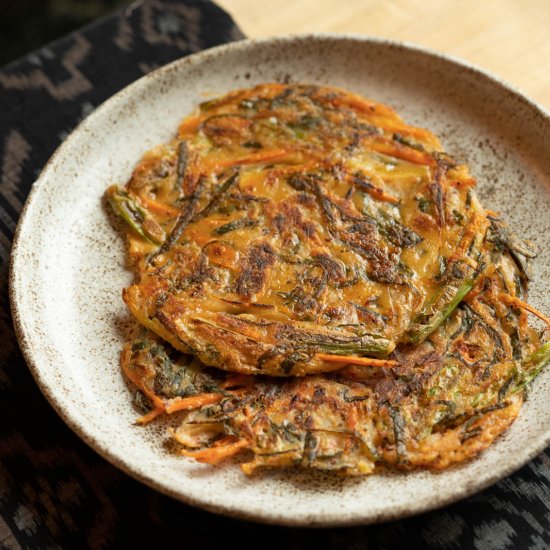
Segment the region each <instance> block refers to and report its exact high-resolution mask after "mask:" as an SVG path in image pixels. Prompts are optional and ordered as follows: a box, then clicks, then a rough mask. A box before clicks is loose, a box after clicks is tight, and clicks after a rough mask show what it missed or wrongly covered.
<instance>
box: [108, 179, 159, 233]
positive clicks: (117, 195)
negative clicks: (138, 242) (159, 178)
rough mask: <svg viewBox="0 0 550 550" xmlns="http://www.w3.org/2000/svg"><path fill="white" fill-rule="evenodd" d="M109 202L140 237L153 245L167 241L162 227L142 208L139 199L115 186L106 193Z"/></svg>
mask: <svg viewBox="0 0 550 550" xmlns="http://www.w3.org/2000/svg"><path fill="white" fill-rule="evenodd" d="M106 196H107V200H108V202H109V204H110V205H111V207H112V208H113V210H114V211H115V213H116V214H117V215H118V216H120V217H121V218H122V219H123V220H124V221H125V222H126V223H127V224H128V225H129V226H130V227H131V228H132V229H133V230H134V231H135V232H136V233H137V234H138V235H140V236H141V237H143V238H144V239H145V240H146V241H147V242H150V243H152V244H161V243H162V242H163V241H164V239H165V236H166V235H165V233H164V230H163V229H162V227H161V226H160V225H159V224H158V223H157V222H156V221H155V219H154V218H153V217H152V216H151V214H149V212H148V211H147V210H146V209H145V208H143V206H141V204H140V203H139V201H138V199H137V198H134V197H131V196H130V195H129V194H128V192H127V191H125V190H124V189H122V188H121V187H118V186H117V185H113V186H112V187H110V188H109V189H108V191H107V193H106Z"/></svg>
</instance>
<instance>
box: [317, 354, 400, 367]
mask: <svg viewBox="0 0 550 550" xmlns="http://www.w3.org/2000/svg"><path fill="white" fill-rule="evenodd" d="M317 357H318V358H319V359H321V361H327V362H329V363H345V364H346V365H364V366H367V367H395V366H397V361H392V360H390V359H373V358H372V357H357V356H356V355H332V354H329V353H318V354H317Z"/></svg>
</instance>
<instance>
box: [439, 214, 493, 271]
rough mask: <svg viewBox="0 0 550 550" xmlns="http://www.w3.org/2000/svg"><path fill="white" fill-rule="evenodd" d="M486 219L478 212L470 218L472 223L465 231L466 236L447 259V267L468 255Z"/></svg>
mask: <svg viewBox="0 0 550 550" xmlns="http://www.w3.org/2000/svg"><path fill="white" fill-rule="evenodd" d="M485 219H486V218H485V217H483V216H481V215H479V214H478V213H477V212H476V213H475V214H474V215H473V216H472V217H471V218H470V221H469V223H468V226H467V227H466V230H465V231H464V234H463V235H462V239H461V240H460V243H459V244H458V246H457V247H456V249H455V251H454V252H453V253H452V254H451V255H450V256H449V258H448V259H447V265H450V264H451V263H452V262H455V261H456V260H459V259H460V258H462V257H463V256H464V255H465V254H466V251H467V250H468V248H469V247H470V245H471V244H472V241H473V240H474V239H475V237H476V235H477V234H478V232H479V229H480V227H481V225H482V222H483V221H484V220H485Z"/></svg>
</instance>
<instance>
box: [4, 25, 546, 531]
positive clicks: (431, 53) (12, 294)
mask: <svg viewBox="0 0 550 550" xmlns="http://www.w3.org/2000/svg"><path fill="white" fill-rule="evenodd" d="M293 41H304V42H305V41H318V42H327V41H333V42H340V41H356V42H360V43H362V44H373V45H376V46H383V47H388V48H395V49H398V50H404V51H407V52H412V53H419V54H422V55H424V56H426V57H432V58H436V59H438V60H439V61H443V62H446V63H450V64H452V65H455V66H458V67H459V68H461V69H466V70H467V71H468V72H470V73H473V74H474V75H477V76H479V77H480V78H482V79H484V80H485V82H486V83H488V84H490V85H493V86H497V87H499V88H501V89H502V90H503V91H504V92H506V93H508V94H510V95H511V96H513V97H514V98H515V99H516V100H519V101H520V102H521V103H523V104H524V105H525V106H526V107H527V108H528V109H530V110H531V111H532V112H534V113H536V114H537V115H538V116H540V117H541V118H542V119H543V120H545V122H546V123H547V124H550V111H549V110H547V109H546V108H545V107H544V106H542V105H540V104H539V103H538V102H536V101H534V100H533V99H531V98H530V97H528V96H527V95H526V94H525V93H524V92H523V91H522V90H521V89H520V88H518V87H516V86H515V85H512V84H510V83H509V82H507V81H505V80H504V79H502V78H501V77H499V76H497V75H495V74H493V73H492V72H491V71H489V70H487V69H484V68H481V67H479V66H477V65H475V64H473V63H471V62H469V61H467V60H464V59H461V58H460V57H457V56H455V55H452V54H448V53H444V52H441V51H437V50H435V49H432V48H428V47H424V46H421V45H418V44H415V43H412V42H409V41H400V40H391V39H386V38H382V37H376V36H370V35H363V34H359V33H327V32H319V33H316V32H312V33H298V34H284V35H276V36H271V37H266V38H249V39H244V40H238V41H235V42H229V43H226V44H222V45H219V46H215V47H213V48H208V49H206V50H202V51H199V52H196V53H193V54H190V55H187V56H183V57H180V58H178V59H176V60H174V61H172V62H170V63H168V64H166V65H163V66H162V67H159V68H157V69H155V70H153V71H151V72H150V73H147V74H146V75H144V76H142V77H140V78H139V79H137V80H135V81H133V82H131V83H130V84H128V85H127V86H125V87H124V88H122V89H121V90H119V91H118V92H116V93H115V94H113V95H112V96H110V97H109V98H107V99H106V100H105V101H103V102H102V103H101V104H100V105H99V106H98V107H97V108H96V109H95V110H94V111H93V112H92V113H91V114H90V115H89V116H88V117H86V118H85V119H84V120H82V121H81V122H79V123H78V124H77V125H76V126H75V128H74V129H73V130H72V131H71V132H70V134H69V135H68V136H67V137H66V138H65V139H64V140H63V141H62V142H61V143H60V144H59V146H58V147H57V148H56V150H55V151H54V153H53V154H52V156H51V157H50V158H49V160H48V161H47V162H46V164H45V165H44V167H43V168H42V169H41V171H40V174H39V175H38V177H37V179H36V180H35V181H34V183H33V184H32V186H31V190H30V192H29V195H28V196H27V199H26V200H25V203H24V205H23V208H22V209H21V213H20V216H19V220H18V222H17V226H16V229H15V233H14V237H13V241H12V248H11V253H10V261H9V276H8V285H9V302H10V308H11V315H12V321H13V326H14V329H15V335H16V338H17V342H18V345H19V348H20V350H21V352H22V354H23V357H24V359H25V363H26V364H27V366H28V368H29V370H30V371H31V374H32V376H33V378H34V380H35V382H36V384H37V385H38V387H39V389H40V391H41V392H42V394H43V395H44V397H45V398H46V400H47V401H48V402H49V404H50V405H51V406H52V408H53V409H54V410H55V411H56V413H57V414H58V415H59V416H60V417H61V419H62V420H63V421H64V422H65V424H66V425H67V426H69V428H70V429H71V430H72V431H73V432H74V433H75V434H76V435H77V436H78V437H79V438H80V439H81V440H83V441H84V442H85V443H86V444H87V445H88V446H89V447H91V449H92V450H93V451H95V452H96V453H98V454H99V455H100V456H101V457H103V458H104V459H105V460H107V461H108V462H109V463H110V464H112V465H113V466H115V467H116V468H118V469H119V470H122V471H123V472H124V473H126V474H127V475H130V476H131V477H133V478H134V479H136V480H138V481H140V482H141V483H144V484H145V485H147V486H148V487H150V488H152V489H154V490H156V491H159V492H161V493H163V494H165V495H167V496H169V497H172V498H174V499H176V500H179V501H181V502H184V503H185V504H189V505H192V506H196V507H199V508H202V509H205V510H207V511H209V512H214V513H218V514H223V515H225V516H230V517H234V518H237V519H242V520H249V521H255V522H260V523H265V524H272V525H284V526H289V527H311V528H317V527H326V528H330V527H346V526H356V525H368V524H373V523H381V522H386V521H391V520H396V519H401V518H406V517H410V516H413V515H417V514H421V513H424V512H427V511H430V510H435V509H439V508H441V507H443V506H446V505H449V504H452V503H454V502H457V501H459V500H462V499H464V498H467V497H468V496H471V495H472V494H475V493H478V492H480V491H482V490H484V489H486V488H487V487H489V486H490V485H493V484H494V483H496V482H497V481H499V480H501V479H503V478H505V477H507V476H509V475H510V474H512V473H513V472H515V471H517V470H518V469H519V468H521V467H522V466H524V465H525V464H526V463H527V462H529V461H530V460H532V459H533V458H535V457H536V456H538V454H540V452H541V451H543V450H544V449H545V448H546V447H547V446H548V445H549V444H550V430H548V432H547V433H545V434H543V435H542V436H541V437H540V438H539V439H538V440H537V441H536V443H535V444H532V445H531V446H530V447H528V448H527V450H526V451H525V452H524V453H522V455H521V458H520V459H519V460H518V459H517V458H516V459H513V460H510V461H509V462H508V463H507V465H506V466H505V467H503V468H501V469H499V470H498V472H497V473H496V474H495V473H493V474H492V475H488V476H487V477H486V478H485V479H483V480H482V481H481V482H480V483H475V484H468V485H467V486H466V487H464V486H463V487H462V488H461V489H459V490H457V491H455V492H453V493H452V494H449V495H446V496H444V497H443V498H441V497H439V496H437V495H434V497H435V498H433V499H430V501H429V502H428V499H425V501H421V502H420V503H416V504H415V505H409V506H407V507H403V506H401V507H398V508H396V509H395V510H391V511H386V512H383V513H378V514H372V515H370V516H367V517H365V516H353V515H348V516H346V517H341V516H339V515H338V514H337V513H336V514H332V515H327V516H323V517H322V518H320V520H319V521H316V520H315V519H314V518H300V519H293V518H292V517H286V516H280V515H279V516H278V515H273V514H272V515H269V513H266V512H258V511H249V510H244V509H241V508H239V507H238V506H236V505H225V504H217V503H216V504H212V503H209V502H205V501H203V500H201V499H200V498H199V497H196V496H193V495H188V494H185V493H183V492H182V491H179V490H175V489H171V488H170V487H169V486H168V485H167V484H163V483H162V482H160V481H158V480H157V479H156V478H155V477H154V476H149V475H148V474H147V473H145V472H142V471H138V470H136V469H135V468H133V467H132V466H131V465H129V464H127V463H126V462H125V460H124V456H123V455H122V454H119V453H117V452H116V450H115V451H113V450H111V449H109V448H108V446H107V444H106V443H105V442H102V441H101V439H96V437H95V436H94V435H93V434H91V433H88V431H87V427H86V423H85V422H81V421H80V419H79V418H77V417H73V416H72V415H71V413H70V409H69V408H64V407H63V405H62V404H61V402H59V401H58V399H59V395H57V394H56V392H58V391H59V388H58V387H57V386H55V385H52V386H50V385H49V384H48V383H47V381H46V380H45V379H44V377H43V375H42V369H43V367H42V366H41V365H40V358H39V357H35V356H34V350H33V345H32V342H33V341H32V338H33V335H32V334H28V332H27V331H26V330H25V323H24V320H23V318H24V313H23V312H22V311H21V310H20V308H19V301H20V299H21V297H22V296H23V295H24V293H25V289H24V288H20V287H19V285H18V284H17V283H18V272H19V271H20V270H21V267H22V266H21V267H19V266H20V264H21V261H22V259H20V255H21V252H20V250H21V249H22V248H23V246H22V243H21V235H22V233H23V229H24V227H25V225H26V224H27V223H32V217H31V216H30V213H31V209H32V206H33V205H34V203H35V201H36V197H37V195H38V192H39V191H40V189H42V187H43V185H45V183H46V179H47V177H48V174H49V172H50V171H51V170H52V166H53V165H54V164H55V162H56V161H57V158H58V157H60V156H61V154H62V153H63V151H64V150H65V149H66V148H68V147H69V148H70V146H71V144H72V142H73V141H74V140H75V139H77V138H78V136H79V135H80V134H82V133H85V131H86V129H87V128H88V126H90V125H93V120H94V118H95V117H96V115H97V114H98V113H100V112H101V111H102V110H104V109H105V108H106V106H108V105H110V104H112V103H116V102H118V101H121V100H123V99H124V98H125V97H126V96H127V95H129V94H132V93H133V91H134V90H138V89H139V88H140V87H141V86H144V87H146V86H147V82H148V81H149V80H153V81H154V80H155V79H157V78H158V77H159V76H160V75H162V74H164V73H168V72H170V71H171V70H173V68H174V67H175V66H179V65H183V64H189V65H200V64H201V63H202V62H203V61H204V60H207V59H208V58H210V57H211V56H214V57H217V56H219V55H223V54H224V53H225V52H226V51H238V50H247V49H249V48H254V47H256V46H259V47H261V46H263V45H266V46H268V45H273V44H275V45H276V44H277V43H281V44H287V43H290V42H293ZM29 220H31V221H29ZM20 245H21V246H20ZM404 475H406V474H404ZM434 475H438V474H437V473H434Z"/></svg>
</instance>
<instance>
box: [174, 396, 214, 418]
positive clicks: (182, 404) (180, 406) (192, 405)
mask: <svg viewBox="0 0 550 550" xmlns="http://www.w3.org/2000/svg"><path fill="white" fill-rule="evenodd" d="M222 397H223V395H222V394H221V393H203V394H201V395H193V396H191V397H184V398H182V397H175V398H174V399H170V400H169V401H168V402H167V404H166V407H165V409H166V412H167V413H168V414H172V413H175V412H176V411H183V410H187V411H188V410H192V409H198V408H200V407H203V406H204V405H212V404H213V403H217V402H218V401H221V399H222Z"/></svg>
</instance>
